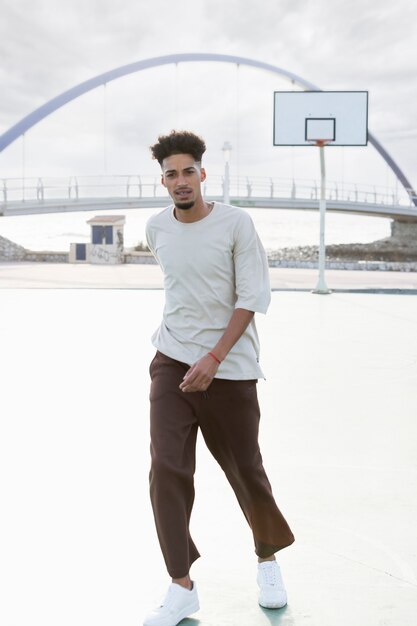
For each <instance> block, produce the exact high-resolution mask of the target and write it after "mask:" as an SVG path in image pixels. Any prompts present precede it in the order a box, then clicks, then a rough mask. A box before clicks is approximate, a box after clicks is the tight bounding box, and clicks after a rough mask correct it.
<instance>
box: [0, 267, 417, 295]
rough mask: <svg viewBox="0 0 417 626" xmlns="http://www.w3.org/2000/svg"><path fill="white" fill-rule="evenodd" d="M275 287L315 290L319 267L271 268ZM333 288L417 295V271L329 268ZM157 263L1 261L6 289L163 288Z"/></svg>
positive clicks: (0, 272)
mask: <svg viewBox="0 0 417 626" xmlns="http://www.w3.org/2000/svg"><path fill="white" fill-rule="evenodd" d="M269 273H270V279H271V288H272V289H282V290H285V289H290V290H293V289H297V290H303V289H304V290H307V291H308V290H311V289H314V288H315V287H316V285H317V280H318V270H317V269H295V268H270V270H269ZM325 276H326V282H327V286H328V287H329V289H335V290H361V291H364V290H368V291H369V290H372V291H380V290H390V291H408V292H412V293H415V294H417V272H392V271H363V270H356V271H355V270H350V271H349V270H326V274H325ZM162 287H163V277H162V272H161V270H160V268H159V267H158V266H157V265H146V264H124V265H113V266H112V265H91V264H74V263H25V262H18V263H0V289H2V288H6V289H7V288H33V289H36V288H42V289H44V288H56V289H65V288H68V289H74V288H80V289H92V288H94V289H109V288H110V289H160V288H162Z"/></svg>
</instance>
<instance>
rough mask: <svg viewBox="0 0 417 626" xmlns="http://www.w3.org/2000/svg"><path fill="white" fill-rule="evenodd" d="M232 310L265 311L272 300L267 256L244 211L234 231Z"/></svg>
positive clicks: (250, 220)
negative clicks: (234, 300) (234, 298)
mask: <svg viewBox="0 0 417 626" xmlns="http://www.w3.org/2000/svg"><path fill="white" fill-rule="evenodd" d="M233 260H234V265H235V288H236V297H237V299H236V302H235V309H247V310H248V311H254V312H256V313H266V312H267V310H268V306H269V303H270V301H271V288H270V283H269V268H268V259H267V256H266V252H265V250H264V247H263V245H262V243H261V241H260V239H259V237H258V234H257V232H256V230H255V226H254V224H253V222H252V219H251V218H250V216H249V215H248V214H244V215H243V216H242V219H241V220H240V221H239V224H238V226H237V229H236V231H235V241H234V249H233Z"/></svg>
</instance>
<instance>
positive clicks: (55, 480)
mask: <svg viewBox="0 0 417 626" xmlns="http://www.w3.org/2000/svg"><path fill="white" fill-rule="evenodd" d="M15 267H16V266H9V268H5V266H4V265H2V266H1V272H0V273H2V272H4V270H5V269H7V272H5V273H3V278H2V279H1V280H2V282H1V284H2V286H3V287H5V284H6V279H5V275H6V274H7V275H8V276H9V278H8V279H7V280H10V277H13V271H14V268H15ZM18 269H19V272H23V270H24V268H23V267H22V268H18ZM29 269H30V270H31V271H30V272H29ZM35 269H36V272H37V271H38V269H37V268H35ZM59 269H60V270H61V269H62V268H61V267H60V268H59ZM65 269H68V270H71V269H72V268H71V266H68V267H66V268H65ZM84 269H85V271H86V274H84V277H86V276H87V272H88V271H89V270H90V269H91V270H94V272H93V273H91V274H90V275H89V278H88V280H86V282H85V283H83V284H81V281H80V280H79V279H78V282H77V281H76V280H75V279H74V277H75V274H72V275H71V276H70V274H69V273H68V274H67V275H66V276H67V283H66V286H67V287H68V286H71V287H75V286H78V287H80V286H82V287H83V288H82V289H79V288H76V289H74V288H72V289H61V288H60V289H57V288H51V287H52V285H53V281H52V280H51V274H50V273H49V281H50V282H49V283H47V281H46V280H44V277H42V275H41V272H40V271H39V273H36V272H34V271H32V270H33V267H32V266H31V267H30V268H28V269H27V272H26V279H25V280H27V281H28V283H24V284H25V288H21V289H16V288H3V289H2V290H1V292H0V299H1V305H2V306H1V310H2V314H1V317H0V345H1V358H0V381H1V390H2V391H1V420H0V501H1V505H2V514H1V518H0V529H1V532H0V554H1V559H0V586H1V590H2V600H1V603H0V623H1V624H2V626H27V625H28V624H34V625H37V624H42V626H57V624H58V625H59V626H74V625H77V626H94V625H97V624H100V626H115V624H118V625H126V626H128V625H129V626H130V625H131V626H140V624H141V623H142V619H143V616H144V614H145V613H146V612H147V611H148V609H149V608H152V607H153V606H154V605H155V604H157V603H158V602H159V600H160V599H161V597H162V596H163V595H164V593H165V590H166V588H167V585H168V583H169V579H168V576H167V574H166V572H165V569H164V564H163V561H162V558H161V556H160V552H159V546H158V542H157V538H156V534H155V529H154V524H153V519H152V514H151V508H150V502H149V497H148V485H147V481H148V471H149V428H148V382H149V380H148V376H149V374H148V363H149V361H150V359H151V357H152V355H153V352H154V349H153V348H152V346H151V344H150V339H149V338H150V335H151V333H152V332H153V330H154V329H155V327H156V326H157V324H158V322H159V319H160V316H161V310H162V306H163V300H164V294H163V291H162V290H161V289H159V288H154V287H160V284H159V283H158V281H157V280H156V278H157V276H156V274H153V278H152V276H151V273H152V272H155V268H152V269H151V271H149V273H147V272H148V270H147V268H143V267H140V266H139V267H133V268H132V270H135V271H136V272H138V276H139V275H140V276H141V279H140V280H139V279H137V282H134V281H133V280H132V277H133V276H134V273H132V274H130V271H131V268H129V271H128V272H127V273H126V274H123V270H124V269H125V268H124V267H120V268H87V267H85V268H83V270H84ZM109 269H110V271H109ZM144 269H145V271H144V273H143V274H141V272H142V270H144ZM102 270H103V271H102ZM111 270H114V272H113V273H112V271H111ZM101 271H102V273H101V274H100V272H101ZM19 272H16V273H15V274H14V285H15V286H16V285H17V284H19V281H18V277H19V276H20V278H21V279H23V278H24V272H23V273H19ZM77 273H78V277H79V276H80V275H81V271H80V269H78V268H77ZM47 274H48V272H46V273H45V276H46V275H47ZM295 275H296V274H292V277H293V278H291V280H290V278H288V283H287V284H285V283H284V282H283V283H281V285H282V286H283V288H287V287H288V284H289V285H291V286H292V287H294V285H295V286H296V288H299V287H300V286H302V288H303V289H304V287H306V286H309V285H308V284H307V281H306V279H305V278H301V277H302V275H301V274H299V273H298V272H297V275H298V276H299V278H300V281H299V283H297V284H295V279H294V276H295ZM121 276H124V277H125V282H124V283H123V282H122V280H121ZM128 276H129V277H130V278H128ZM144 276H147V280H148V287H149V288H148V289H145V288H144V285H145V278H144ZM59 277H60V278H61V279H62V273H60V274H59ZM98 277H101V279H102V280H101V281H98ZM105 277H107V278H106V279H105ZM310 277H311V279H312V283H313V285H314V282H315V277H312V276H311V275H310ZM56 278H57V279H58V274H57V276H56ZM151 278H152V280H153V281H154V282H152V280H151ZM410 278H412V277H410ZM29 279H30V280H29ZM116 279H117V280H116ZM113 281H114V282H113ZM329 283H330V284H331V280H330V273H329ZM22 284H23V282H22V283H20V285H21V286H22ZM28 284H29V286H30V288H27V285H28ZM57 284H58V280H57ZM344 284H345V285H346V284H349V283H344ZM373 284H375V283H373ZM410 284H413V283H412V282H410ZM91 285H93V286H94V287H100V288H99V289H98V288H90V287H91ZM112 285H116V288H114V287H112ZM34 286H35V287H36V286H38V287H39V286H42V287H44V288H43V289H33V288H32V287H34ZM58 286H60V287H62V283H59V284H58ZM121 286H122V287H127V288H124V289H119V287H121ZM310 286H311V285H310ZM103 287H107V288H106V289H104V288H103ZM139 287H140V288H139ZM257 320H258V321H257V324H258V330H259V334H260V338H261V345H262V351H261V364H262V367H263V370H264V372H265V376H266V381H264V380H261V381H260V382H259V385H258V387H259V398H260V404H261V410H262V419H261V432H260V439H261V447H262V452H263V458H264V464H265V467H266V469H267V472H268V475H269V478H270V480H271V483H272V486H273V491H274V494H275V497H276V500H277V502H278V504H279V506H280V507H281V509H282V511H283V512H284V513H285V516H286V517H287V519H288V521H289V523H290V524H291V527H292V529H293V531H294V534H295V536H296V542H295V544H294V545H293V546H291V547H290V548H288V549H286V550H283V551H282V552H281V553H279V555H278V557H279V562H280V564H281V568H282V571H283V575H284V579H285V582H286V586H287V590H288V598H289V604H288V606H287V607H286V608H284V609H281V610H277V611H271V610H269V611H268V610H266V609H261V608H260V607H259V606H258V604H257V587H256V582H255V579H256V560H255V555H254V553H253V547H252V540H251V534H250V531H249V529H248V527H247V525H246V522H245V520H244V518H243V515H242V513H241V511H240V509H239V507H238V505H237V502H236V501H235V499H234V495H233V492H232V490H231V488H230V487H229V486H228V484H227V483H226V482H225V479H224V476H223V474H222V472H221V470H220V469H219V468H218V466H217V465H216V463H215V462H214V461H213V459H212V458H211V457H210V455H209V453H208V451H207V450H206V448H205V446H204V444H203V442H202V441H201V438H199V441H198V451H197V454H198V456H197V459H198V460H197V473H196V500H195V508H194V511H193V516H192V524H191V528H192V533H193V537H194V540H195V542H196V544H197V546H198V548H199V550H200V552H201V554H202V558H201V559H199V560H198V561H197V562H196V563H195V565H194V566H193V569H192V576H193V578H194V579H195V580H196V581H197V585H198V589H199V595H200V604H201V610H200V611H199V612H198V613H197V614H196V615H195V616H193V618H192V619H187V620H184V621H183V622H182V623H181V626H270V625H273V626H277V625H280V626H352V625H357V626H380V625H381V624H384V625H385V626H398V625H401V626H414V624H415V619H416V614H417V535H416V532H415V523H416V519H417V420H416V416H417V297H415V296H409V297H403V296H398V295H390V294H387V293H344V292H335V293H333V294H332V295H331V296H329V297H318V296H315V295H313V294H311V293H309V292H308V291H276V292H274V293H273V294H272V302H271V307H270V310H269V311H268V314H267V315H266V316H263V315H257ZM225 419H227V416H225Z"/></svg>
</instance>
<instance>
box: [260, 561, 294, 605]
mask: <svg viewBox="0 0 417 626" xmlns="http://www.w3.org/2000/svg"><path fill="white" fill-rule="evenodd" d="M256 580H257V583H258V585H259V599H258V602H259V604H260V605H261V606H263V607H264V608H265V609H281V608H282V607H283V606H285V605H286V604H287V592H286V591H285V587H284V583H283V580H282V576H281V570H280V568H279V565H278V563H277V562H276V561H263V562H262V563H258V576H257V579H256Z"/></svg>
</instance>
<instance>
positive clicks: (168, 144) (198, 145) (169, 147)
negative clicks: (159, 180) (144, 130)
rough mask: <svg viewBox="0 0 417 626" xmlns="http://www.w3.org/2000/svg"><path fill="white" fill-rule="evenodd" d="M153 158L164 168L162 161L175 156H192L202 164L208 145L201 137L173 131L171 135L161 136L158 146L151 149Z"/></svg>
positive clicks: (185, 131)
mask: <svg viewBox="0 0 417 626" xmlns="http://www.w3.org/2000/svg"><path fill="white" fill-rule="evenodd" d="M150 150H151V152H152V157H153V158H154V159H156V160H157V161H158V163H159V165H161V166H162V161H163V160H164V159H166V158H167V157H169V156H171V155H173V154H191V156H192V157H193V158H194V159H195V160H196V161H197V162H198V163H200V162H201V159H202V157H203V154H204V152H205V151H206V144H205V143H204V141H203V139H201V137H198V136H197V135H195V134H194V133H191V132H190V131H187V130H184V131H177V130H172V131H171V132H170V133H169V135H160V136H159V137H158V141H157V143H156V144H154V145H153V146H151V147H150Z"/></svg>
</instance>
